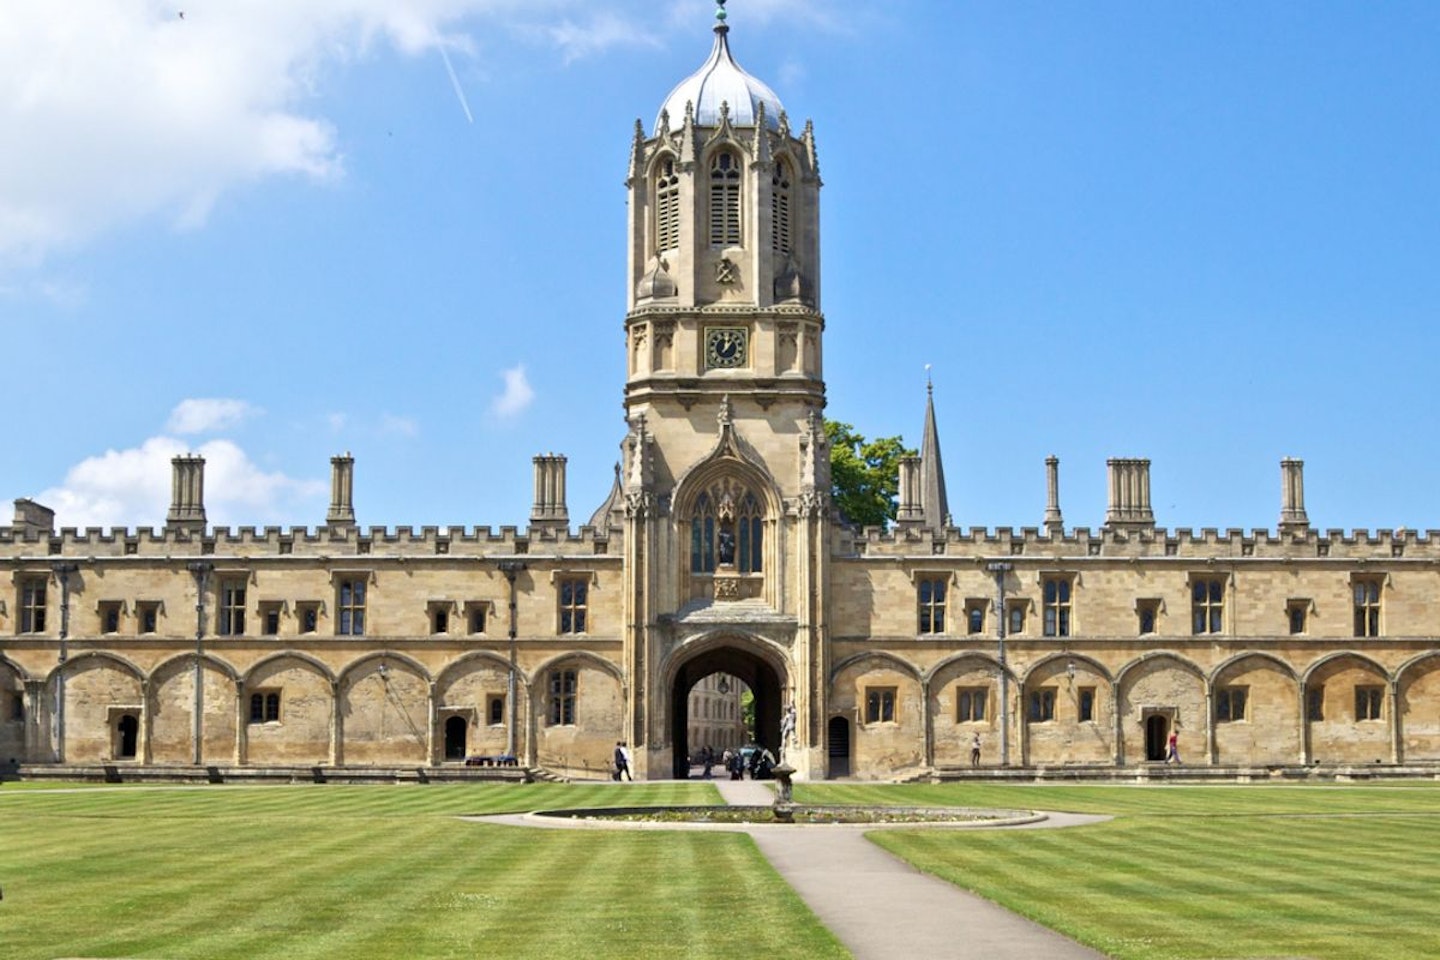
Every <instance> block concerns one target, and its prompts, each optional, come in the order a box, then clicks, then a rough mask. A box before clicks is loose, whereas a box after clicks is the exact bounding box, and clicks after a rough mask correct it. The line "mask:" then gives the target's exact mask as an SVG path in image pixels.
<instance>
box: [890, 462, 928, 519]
mask: <svg viewBox="0 0 1440 960" xmlns="http://www.w3.org/2000/svg"><path fill="white" fill-rule="evenodd" d="M922 462H923V461H922V460H921V458H920V457H901V458H900V468H899V470H900V476H899V485H898V486H899V497H898V498H897V499H898V504H897V509H896V511H895V522H896V523H897V524H903V525H906V526H909V525H912V524H919V523H924V522H925V505H924V504H923V503H921V496H922V493H921V491H922V490H923V489H924V487H923V484H922V481H921V464H922Z"/></svg>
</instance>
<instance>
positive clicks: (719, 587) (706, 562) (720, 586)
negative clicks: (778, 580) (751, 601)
mask: <svg viewBox="0 0 1440 960" xmlns="http://www.w3.org/2000/svg"><path fill="white" fill-rule="evenodd" d="M764 514H765V511H764V508H763V507H762V506H761V502H760V499H759V498H758V497H756V496H755V494H753V493H752V492H750V491H749V490H748V489H746V488H745V487H744V486H742V485H741V484H739V483H736V482H735V481H733V480H729V479H724V480H720V481H718V482H716V483H714V484H712V485H711V486H710V487H709V488H708V489H706V490H705V491H704V492H703V493H701V494H700V496H699V497H697V498H696V499H695V507H694V510H693V511H692V513H691V516H690V573H691V580H692V583H694V584H696V589H695V590H694V591H692V596H695V597H696V598H697V599H698V598H702V597H705V596H707V595H708V596H709V598H711V599H714V600H743V599H746V598H747V597H752V596H758V595H759V592H760V577H759V576H757V575H758V574H761V573H762V572H763V569H762V568H763V558H764V547H765V526H764V519H765V516H764ZM707 580H708V583H707V582H706V581H707Z"/></svg>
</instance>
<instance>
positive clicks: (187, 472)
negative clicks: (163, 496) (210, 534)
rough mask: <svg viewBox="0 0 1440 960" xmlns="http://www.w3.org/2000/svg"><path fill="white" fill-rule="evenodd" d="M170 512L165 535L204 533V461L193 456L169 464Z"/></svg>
mask: <svg viewBox="0 0 1440 960" xmlns="http://www.w3.org/2000/svg"><path fill="white" fill-rule="evenodd" d="M170 466H171V480H170V512H169V513H168V514H166V515H165V529H166V530H167V531H183V532H185V533H189V534H192V535H196V534H199V535H203V534H204V533H205V458H204V457H197V456H193V455H187V456H183V457H175V458H174V459H172V460H171V461H170Z"/></svg>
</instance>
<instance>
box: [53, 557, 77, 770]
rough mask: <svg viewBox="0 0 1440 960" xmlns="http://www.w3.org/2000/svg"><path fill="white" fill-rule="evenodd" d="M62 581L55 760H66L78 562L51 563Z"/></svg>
mask: <svg viewBox="0 0 1440 960" xmlns="http://www.w3.org/2000/svg"><path fill="white" fill-rule="evenodd" d="M50 570H51V572H52V573H54V574H55V579H56V580H59V581H60V654H59V663H60V666H59V668H58V669H56V671H55V762H56V763H64V762H65V661H66V660H69V659H70V648H69V644H68V640H69V638H70V574H72V573H78V572H79V571H80V567H79V565H78V564H74V563H66V562H57V563H53V564H51V565H50Z"/></svg>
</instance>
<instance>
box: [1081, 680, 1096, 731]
mask: <svg viewBox="0 0 1440 960" xmlns="http://www.w3.org/2000/svg"><path fill="white" fill-rule="evenodd" d="M1079 707H1080V722H1081V723H1093V722H1094V720H1095V688H1094V687H1081V688H1080V701H1079Z"/></svg>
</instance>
